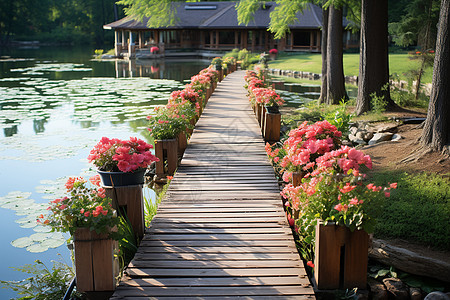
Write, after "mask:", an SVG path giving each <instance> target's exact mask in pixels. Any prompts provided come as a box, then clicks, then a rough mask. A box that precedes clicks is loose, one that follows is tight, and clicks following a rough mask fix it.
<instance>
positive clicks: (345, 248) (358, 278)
mask: <svg viewBox="0 0 450 300" xmlns="http://www.w3.org/2000/svg"><path fill="white" fill-rule="evenodd" d="M368 248H369V235H368V234H367V233H366V232H365V231H363V230H355V231H354V232H351V231H350V229H348V228H347V227H343V226H336V225H326V226H325V225H324V224H322V223H321V222H318V224H317V225H316V245H315V259H314V265H315V267H314V279H315V281H316V284H317V288H318V289H321V290H323V289H325V290H327V289H339V288H355V287H357V288H360V289H365V288H366V284H367V260H368ZM341 262H342V264H341Z"/></svg>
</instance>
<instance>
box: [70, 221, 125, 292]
mask: <svg viewBox="0 0 450 300" xmlns="http://www.w3.org/2000/svg"><path fill="white" fill-rule="evenodd" d="M73 241H74V248H75V271H76V277H77V290H78V291H79V292H100V291H114V289H115V288H116V279H115V277H116V275H117V274H118V273H119V265H118V262H117V260H116V259H115V258H114V250H115V249H117V242H116V241H114V240H112V239H111V238H109V237H108V234H107V233H103V234H97V233H96V232H95V231H91V230H89V228H77V229H76V230H75V233H74V236H73Z"/></svg>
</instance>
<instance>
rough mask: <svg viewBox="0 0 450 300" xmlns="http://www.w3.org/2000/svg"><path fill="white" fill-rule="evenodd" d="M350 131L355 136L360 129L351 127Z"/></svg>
mask: <svg viewBox="0 0 450 300" xmlns="http://www.w3.org/2000/svg"><path fill="white" fill-rule="evenodd" d="M349 131H350V133H351V134H353V135H355V134H356V133H357V132H358V127H354V126H353V127H350V130H349Z"/></svg>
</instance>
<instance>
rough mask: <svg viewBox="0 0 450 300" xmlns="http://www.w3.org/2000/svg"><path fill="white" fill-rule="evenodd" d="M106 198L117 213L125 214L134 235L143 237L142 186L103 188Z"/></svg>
mask: <svg viewBox="0 0 450 300" xmlns="http://www.w3.org/2000/svg"><path fill="white" fill-rule="evenodd" d="M104 188H105V192H106V196H107V197H109V198H111V199H112V206H113V208H114V209H115V210H117V211H119V213H126V214H127V217H128V220H130V224H131V227H132V228H133V231H134V234H135V235H137V236H138V237H139V239H142V238H143V237H144V230H145V225H144V224H145V223H144V196H143V192H142V185H129V186H120V187H106V186H105V187H104Z"/></svg>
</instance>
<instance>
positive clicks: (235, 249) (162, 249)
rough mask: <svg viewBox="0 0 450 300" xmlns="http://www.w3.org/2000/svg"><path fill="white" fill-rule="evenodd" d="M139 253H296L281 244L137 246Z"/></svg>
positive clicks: (291, 248)
mask: <svg viewBox="0 0 450 300" xmlns="http://www.w3.org/2000/svg"><path fill="white" fill-rule="evenodd" d="M209 244H211V243H209ZM139 253H142V254H144V253H216V254H222V253H270V254H273V253H296V254H298V252H297V249H296V248H294V247H286V245H281V246H276V245H275V246H235V245H231V246H229V247H227V246H222V247H220V246H173V245H167V246H164V245H160V246H151V247H150V246H145V245H140V246H139Z"/></svg>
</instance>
